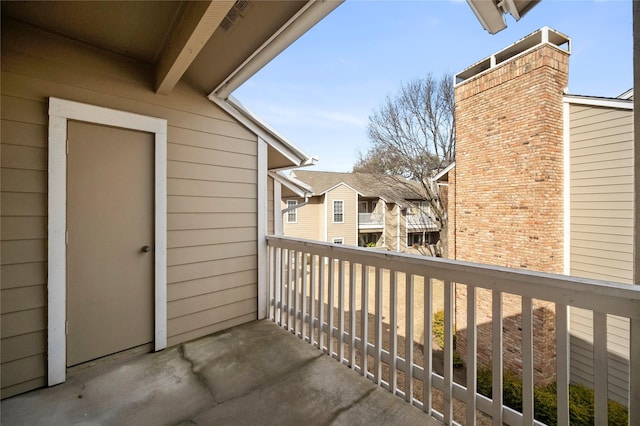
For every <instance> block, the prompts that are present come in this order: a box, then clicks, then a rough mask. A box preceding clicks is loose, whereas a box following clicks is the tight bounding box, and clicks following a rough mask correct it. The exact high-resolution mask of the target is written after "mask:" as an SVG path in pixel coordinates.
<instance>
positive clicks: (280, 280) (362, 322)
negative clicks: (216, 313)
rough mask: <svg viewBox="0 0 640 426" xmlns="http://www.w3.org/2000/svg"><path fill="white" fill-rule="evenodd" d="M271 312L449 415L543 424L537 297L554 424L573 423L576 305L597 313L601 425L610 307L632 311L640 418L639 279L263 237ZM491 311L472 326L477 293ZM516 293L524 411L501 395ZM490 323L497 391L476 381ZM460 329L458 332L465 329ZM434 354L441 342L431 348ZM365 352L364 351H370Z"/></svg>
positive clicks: (432, 410) (327, 349)
mask: <svg viewBox="0 0 640 426" xmlns="http://www.w3.org/2000/svg"><path fill="white" fill-rule="evenodd" d="M267 242H268V246H269V249H268V253H269V254H268V267H269V289H268V291H269V294H268V298H269V300H270V306H269V309H270V311H269V317H270V318H271V319H272V320H273V321H274V322H276V323H277V324H278V325H280V326H281V327H283V328H285V329H286V330H288V331H290V332H291V333H292V334H293V335H294V336H297V337H298V338H299V339H301V340H302V341H304V342H307V343H308V344H310V345H311V346H313V347H315V348H317V349H318V350H320V351H322V352H324V353H326V354H328V355H329V356H330V357H331V358H333V359H335V360H336V361H338V362H339V363H340V364H343V365H344V366H345V367H348V368H350V369H352V370H354V371H355V372H356V373H358V374H360V375H362V376H363V377H366V378H368V379H369V380H371V381H373V382H374V383H376V384H377V385H378V386H380V387H382V388H383V389H386V390H387V391H389V392H390V393H391V394H393V395H396V396H398V397H399V398H402V399H404V400H405V401H406V402H407V403H409V404H412V405H413V406H415V407H418V408H419V409H421V410H423V411H424V412H425V413H428V414H430V415H431V416H432V417H434V418H435V419H437V420H439V421H441V422H444V423H445V424H456V423H461V424H467V425H474V424H491V423H493V424H509V425H520V424H542V423H540V422H538V421H536V420H534V384H535V383H534V353H535V351H536V347H534V314H535V312H534V311H535V309H534V306H535V303H537V302H538V301H547V302H550V303H551V304H552V305H553V306H554V308H555V326H553V324H552V329H555V332H554V333H553V334H555V335H554V336H552V338H551V340H550V341H551V343H552V344H553V346H554V350H555V353H556V357H557V362H556V369H555V378H556V381H557V398H556V402H557V424H560V425H566V424H569V419H570V417H569V416H570V414H569V373H570V367H571V366H570V361H569V350H570V349H569V331H568V324H569V322H568V318H569V317H568V315H569V309H570V308H571V307H579V308H583V309H587V310H590V311H592V312H593V329H594V339H593V342H594V344H593V354H594V357H593V358H594V369H593V375H594V383H595V386H594V387H595V404H594V413H595V424H606V423H607V416H608V414H607V404H608V389H607V388H608V383H609V377H608V374H609V373H608V371H609V368H608V365H607V363H608V361H607V343H606V341H607V338H606V333H607V326H606V324H607V315H617V316H620V317H624V318H628V319H629V320H630V321H629V322H630V332H629V336H627V337H628V338H629V340H630V342H631V349H630V354H631V356H630V360H629V364H630V371H629V373H628V376H627V377H625V379H626V381H628V383H630V385H629V407H630V410H629V424H632V425H635V424H640V410H639V409H640V374H638V372H637V369H638V368H640V339H638V338H637V337H635V338H633V339H632V338H631V336H636V334H637V333H638V332H639V330H640V287H637V286H630V285H624V284H617V283H609V282H604V281H596V280H588V279H579V278H573V277H566V276H561V275H554V274H546V273H539V272H531V271H524V270H515V269H509V268H502V267H494V266H487V265H480V264H472V263H466V262H460V261H452V260H444V259H437V258H425V257H420V256H412V255H407V254H398V253H386V252H384V253H383V252H372V251H368V250H365V249H359V248H350V247H344V246H335V245H330V244H325V243H317V242H311V241H304V240H296V239H291V238H284V237H267ZM436 286H442V287H443V300H442V302H441V304H442V308H443V310H444V348H443V350H442V351H441V352H442V353H441V354H440V355H441V361H438V357H436V356H435V355H434V349H436V348H434V345H433V343H432V341H433V339H432V332H433V321H432V319H433V314H434V311H435V310H437V309H438V308H439V307H438V306H435V303H434V297H433V296H434V288H436ZM460 289H464V291H465V292H466V310H465V319H466V321H465V323H466V325H467V326H466V330H465V333H466V340H467V345H466V348H467V349H466V352H465V353H463V354H460V355H461V356H462V357H463V358H465V361H466V362H465V363H466V365H465V370H466V371H465V377H464V378H462V379H461V378H460V377H459V375H456V374H455V371H454V367H453V359H454V348H453V341H454V331H453V330H454V298H455V291H457V290H460ZM481 291H482V292H488V293H489V294H490V295H491V299H490V300H491V302H490V311H491V312H492V321H491V322H490V323H489V324H478V322H477V321H476V319H477V317H478V312H477V306H478V303H477V300H478V295H479V294H480V292H481ZM512 295H515V296H518V297H519V300H520V303H521V321H522V322H521V324H522V326H521V345H520V347H519V348H517V350H518V351H519V352H520V353H521V355H520V356H521V361H522V372H521V379H522V383H523V386H522V410H521V411H516V410H514V409H512V408H509V407H507V406H506V405H504V404H503V393H502V389H503V378H504V376H503V361H504V359H505V356H506V355H508V354H509V353H513V352H514V348H513V347H506V345H505V344H504V340H503V337H504V336H503V332H502V330H503V321H504V318H503V314H502V312H503V298H504V297H506V296H509V297H512ZM481 326H482V327H489V328H490V330H491V331H492V333H491V342H490V345H491V350H492V358H491V366H490V367H491V368H492V370H493V372H494V373H493V376H492V380H491V388H492V395H494V396H495V397H494V398H492V399H491V398H488V397H486V396H483V395H481V394H480V393H479V392H478V389H477V382H476V378H477V375H478V367H479V366H478V357H477V347H478V346H477V342H478V330H479V329H480V327H481ZM460 331H461V330H458V332H460ZM435 353H436V355H437V351H435ZM365 355H366V356H365Z"/></svg>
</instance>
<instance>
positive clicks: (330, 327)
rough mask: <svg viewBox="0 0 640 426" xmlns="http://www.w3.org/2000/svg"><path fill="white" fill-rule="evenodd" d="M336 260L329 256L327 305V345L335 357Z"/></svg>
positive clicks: (330, 354)
mask: <svg viewBox="0 0 640 426" xmlns="http://www.w3.org/2000/svg"><path fill="white" fill-rule="evenodd" d="M335 261H336V260H335V259H334V258H333V257H330V258H329V297H328V298H327V299H328V300H327V307H328V309H329V315H328V316H329V320H328V327H327V329H328V332H327V338H328V339H329V341H328V342H327V347H328V351H329V356H330V357H331V358H333V319H334V316H335V315H334V313H333V311H334V309H333V306H334V305H335V303H336V302H335V298H336V297H335V277H336V274H335V263H336V262H335Z"/></svg>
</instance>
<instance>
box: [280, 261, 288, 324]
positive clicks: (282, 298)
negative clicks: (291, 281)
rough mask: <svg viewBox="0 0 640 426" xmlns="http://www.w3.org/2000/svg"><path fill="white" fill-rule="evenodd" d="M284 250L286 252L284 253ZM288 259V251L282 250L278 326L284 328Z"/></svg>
mask: <svg viewBox="0 0 640 426" xmlns="http://www.w3.org/2000/svg"><path fill="white" fill-rule="evenodd" d="M285 250H286V251H285ZM288 257H289V250H288V249H282V250H281V253H280V326H281V327H282V328H286V321H285V318H286V317H285V316H286V314H287V311H286V309H285V303H286V302H285V293H286V289H287V287H288V285H287V258H288Z"/></svg>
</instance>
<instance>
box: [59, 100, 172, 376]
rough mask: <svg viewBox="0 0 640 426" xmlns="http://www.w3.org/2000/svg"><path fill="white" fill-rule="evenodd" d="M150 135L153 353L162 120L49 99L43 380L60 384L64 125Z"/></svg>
mask: <svg viewBox="0 0 640 426" xmlns="http://www.w3.org/2000/svg"><path fill="white" fill-rule="evenodd" d="M68 120H77V121H83V122H87V123H93V124H102V125H107V126H114V127H120V128H124V129H130V130H138V131H143V132H149V133H153V134H154V148H155V159H154V162H155V164H154V169H155V170H154V187H155V200H154V215H155V228H154V234H155V238H154V239H155V241H154V244H155V250H154V305H155V307H154V311H155V312H154V349H155V350H156V351H159V350H161V349H164V348H166V347H167V120H165V119H161V118H155V117H148V116H144V115H139V114H134V113H130V112H124V111H118V110H114V109H110V108H104V107H99V106H95V105H89V104H84V103H80V102H74V101H68V100H64V99H59V98H54V97H51V98H49V177H48V198H49V201H48V208H49V213H48V231H47V232H48V250H47V259H48V271H47V273H48V289H47V300H48V304H47V307H48V314H47V326H48V327H47V330H48V331H47V334H48V344H47V366H48V370H47V379H48V384H49V386H53V385H55V384H58V383H62V382H64V381H65V379H66V369H67V367H66V350H67V348H66V292H67V277H66V265H67V253H66V239H67V238H66V234H67V223H66V222H67V121H68Z"/></svg>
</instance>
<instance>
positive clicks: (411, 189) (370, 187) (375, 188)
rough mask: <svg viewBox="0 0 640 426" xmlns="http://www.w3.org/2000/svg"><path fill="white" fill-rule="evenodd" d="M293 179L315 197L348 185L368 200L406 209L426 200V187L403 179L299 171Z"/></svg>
mask: <svg viewBox="0 0 640 426" xmlns="http://www.w3.org/2000/svg"><path fill="white" fill-rule="evenodd" d="M292 174H293V176H294V177H295V178H296V179H298V180H299V181H302V182H304V183H306V184H307V185H309V186H310V187H311V188H313V195H316V196H317V195H322V194H324V193H326V192H327V191H329V190H331V189H333V188H334V187H336V186H338V185H340V184H344V185H347V186H348V187H350V188H352V189H354V190H355V191H356V192H358V193H359V194H360V195H361V196H362V197H365V198H382V199H383V200H385V201H387V202H389V203H395V204H400V205H406V204H407V202H408V201H409V200H423V199H424V195H423V189H422V186H421V185H420V184H419V183H418V182H415V181H411V180H408V179H404V178H402V177H393V176H388V175H383V174H380V175H377V174H369V173H339V172H320V171H311V170H296V171H295V172H292Z"/></svg>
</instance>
